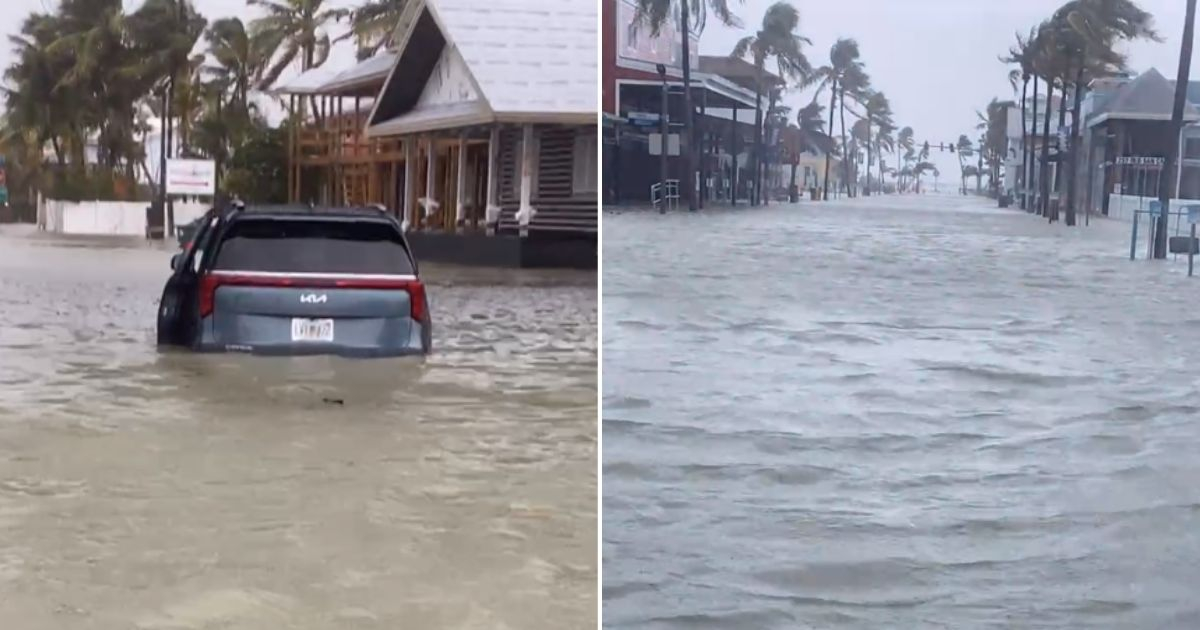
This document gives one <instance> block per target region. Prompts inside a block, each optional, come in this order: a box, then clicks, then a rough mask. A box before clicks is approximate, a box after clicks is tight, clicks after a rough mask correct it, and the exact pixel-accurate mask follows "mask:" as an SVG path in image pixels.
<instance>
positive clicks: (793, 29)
mask: <svg viewBox="0 0 1200 630" xmlns="http://www.w3.org/2000/svg"><path fill="white" fill-rule="evenodd" d="M799 27H800V12H799V11H797V10H796V7H794V6H792V5H791V4H788V3H786V2H776V3H775V4H772V5H771V6H770V7H769V8H768V9H767V12H766V14H764V15H763V20H762V28H760V29H759V31H758V32H757V33H755V34H754V35H748V36H746V37H743V38H742V39H740V40H738V42H737V44H736V45H735V46H734V47H733V52H732V53H730V56H731V57H734V58H736V59H743V58H745V57H746V55H748V54H749V55H751V58H752V60H753V63H754V70H755V74H756V77H755V85H756V89H755V91H754V168H753V172H754V173H755V178H754V182H755V185H754V200H753V203H755V204H758V203H760V202H761V201H764V200H765V199H764V195H763V194H762V191H761V177H760V176H759V175H758V173H759V172H760V169H761V168H762V150H763V129H762V127H763V124H762V123H763V114H762V95H763V89H764V88H765V87H766V86H765V85H764V80H763V74H764V66H765V65H766V62H767V60H768V59H772V58H773V59H774V60H775V63H776V65H777V66H778V68H779V76H780V78H781V79H783V80H784V81H785V82H786V81H789V80H802V79H803V78H804V77H805V76H806V75H807V74H808V73H810V72H812V66H811V65H809V63H808V58H807V57H805V56H804V51H803V50H802V49H803V47H804V44H811V43H812V42H810V41H809V40H808V39H807V38H805V37H803V36H801V35H798V34H797V29H799Z"/></svg>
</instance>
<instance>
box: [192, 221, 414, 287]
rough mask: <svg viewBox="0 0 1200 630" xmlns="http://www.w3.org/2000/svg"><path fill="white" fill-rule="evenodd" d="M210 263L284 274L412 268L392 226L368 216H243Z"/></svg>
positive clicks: (384, 271)
mask: <svg viewBox="0 0 1200 630" xmlns="http://www.w3.org/2000/svg"><path fill="white" fill-rule="evenodd" d="M212 268H213V269H220V270H225V271H268V272H282V273H347V274H351V273H353V274H391V275H402V274H411V273H413V268H412V262H411V261H410V260H409V258H408V252H407V251H406V250H405V249H404V244H403V242H402V241H401V240H400V234H399V233H398V232H397V231H396V229H395V228H394V227H392V226H390V225H388V224H385V223H376V222H368V221H363V222H346V221H312V220H304V221H288V220H279V219H272V220H264V219H242V220H239V221H237V222H236V223H234V224H233V225H231V226H230V228H229V231H228V232H226V234H225V238H224V240H222V241H221V246H220V248H219V249H218V250H217V259H216V260H215V261H214V262H213V264H212Z"/></svg>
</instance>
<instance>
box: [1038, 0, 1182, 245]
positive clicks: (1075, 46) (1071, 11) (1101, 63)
mask: <svg viewBox="0 0 1200 630" xmlns="http://www.w3.org/2000/svg"><path fill="white" fill-rule="evenodd" d="M1054 19H1055V20H1056V21H1058V22H1061V23H1065V24H1066V25H1068V26H1069V28H1063V29H1062V32H1063V38H1064V40H1065V42H1066V43H1067V46H1066V47H1065V51H1064V52H1065V54H1067V55H1073V56H1074V57H1075V59H1074V64H1073V65H1074V69H1075V76H1074V104H1073V107H1072V120H1078V119H1079V116H1080V110H1081V108H1082V102H1083V92H1084V90H1085V89H1086V86H1087V84H1088V83H1089V82H1090V81H1091V79H1092V78H1093V77H1097V76H1105V75H1110V74H1112V73H1115V72H1118V71H1120V70H1123V69H1124V68H1125V56H1124V55H1123V54H1121V53H1119V52H1118V51H1117V50H1116V48H1115V47H1116V45H1117V43H1118V42H1119V41H1121V40H1125V41H1131V40H1134V39H1149V40H1152V41H1162V39H1161V38H1160V37H1159V35H1158V33H1157V32H1155V30H1154V28H1153V16H1152V15H1151V14H1150V13H1148V12H1146V11H1144V10H1142V9H1141V7H1139V6H1138V5H1137V3H1135V2H1133V1H1132V0H1071V1H1070V2H1067V3H1066V4H1064V5H1063V6H1062V7H1061V8H1060V9H1059V10H1058V11H1057V12H1056V13H1055V18H1054ZM1078 134H1079V125H1078V124H1074V125H1072V130H1071V142H1070V144H1069V158H1070V159H1069V167H1068V169H1067V177H1068V182H1069V183H1068V189H1067V225H1075V223H1076V209H1075V189H1076V181H1075V180H1076V176H1077V173H1076V164H1077V160H1078V150H1077V146H1078V144H1079V141H1078Z"/></svg>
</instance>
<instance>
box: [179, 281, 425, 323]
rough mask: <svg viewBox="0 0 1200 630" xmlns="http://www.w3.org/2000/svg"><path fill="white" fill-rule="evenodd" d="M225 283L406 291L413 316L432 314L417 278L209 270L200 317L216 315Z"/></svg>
mask: <svg viewBox="0 0 1200 630" xmlns="http://www.w3.org/2000/svg"><path fill="white" fill-rule="evenodd" d="M222 286H242V287H280V288H289V287H290V288H301V289H325V288H336V289H383V290H388V289H393V290H404V291H407V292H408V303H409V308H410V313H411V316H412V318H413V319H415V320H417V321H421V322H423V321H425V318H426V316H428V314H429V304H428V302H427V301H426V297H425V285H424V284H423V283H422V282H421V281H420V280H417V279H416V278H355V277H343V278H313V277H305V276H258V275H249V274H245V275H242V274H236V273H232V274H225V273H207V274H204V275H202V276H200V300H199V301H200V317H208V316H209V315H212V313H213V309H214V306H215V304H216V296H217V289H218V288H220V287H222Z"/></svg>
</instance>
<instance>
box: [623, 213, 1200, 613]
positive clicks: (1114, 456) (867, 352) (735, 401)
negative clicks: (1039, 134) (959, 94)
mask: <svg viewBox="0 0 1200 630" xmlns="http://www.w3.org/2000/svg"><path fill="white" fill-rule="evenodd" d="M604 238H605V241H604V243H605V246H604V254H603V255H604V260H605V263H604V270H605V276H604V298H603V299H604V318H603V326H604V330H603V335H604V370H605V378H604V384H603V405H604V411H603V417H604V418H603V420H604V423H603V431H604V460H603V475H604V501H603V521H604V524H603V526H604V544H603V552H604V584H603V594H604V613H603V614H604V620H605V621H604V625H605V626H606V627H611V628H656V629H658V628H689V629H695V628H757V629H765V628H810V627H811V628H881V627H889V628H1195V627H1200V604H1198V603H1197V601H1196V599H1195V596H1194V591H1195V585H1196V584H1197V583H1200V483H1198V482H1200V459H1198V458H1197V456H1196V454H1197V453H1200V315H1198V314H1197V313H1196V312H1195V308H1194V306H1192V304H1194V302H1195V299H1196V296H1197V295H1200V293H1198V292H1200V279H1190V280H1189V279H1188V278H1187V277H1186V264H1185V263H1184V262H1183V261H1182V260H1181V261H1178V262H1173V263H1165V264H1164V263H1154V264H1151V263H1148V262H1145V261H1138V262H1136V263H1131V262H1129V261H1128V258H1127V257H1128V251H1129V249H1128V248H1129V245H1128V243H1129V241H1128V227H1127V225H1125V224H1119V223H1117V222H1115V221H1096V220H1093V222H1092V226H1091V227H1090V228H1082V227H1081V228H1067V227H1064V226H1062V225H1061V224H1059V225H1054V226H1048V225H1047V224H1046V223H1045V222H1044V220H1042V219H1039V218H1037V217H1033V216H1030V215H1027V214H1025V213H1023V212H1021V211H1020V210H1011V209H1010V210H1000V209H997V208H995V207H994V204H988V203H986V202H983V201H976V200H969V199H965V198H953V197H947V198H936V197H931V196H925V197H919V198H918V197H903V198H895V197H887V198H868V199H857V200H849V201H843V202H831V203H828V204H816V203H806V204H802V205H800V206H790V207H789V206H778V205H776V206H772V207H770V208H767V209H759V210H742V211H721V212H712V213H700V214H698V215H689V214H687V213H678V214H673V215H669V216H665V217H663V216H659V215H657V214H651V213H627V214H606V215H605V218H604Z"/></svg>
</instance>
